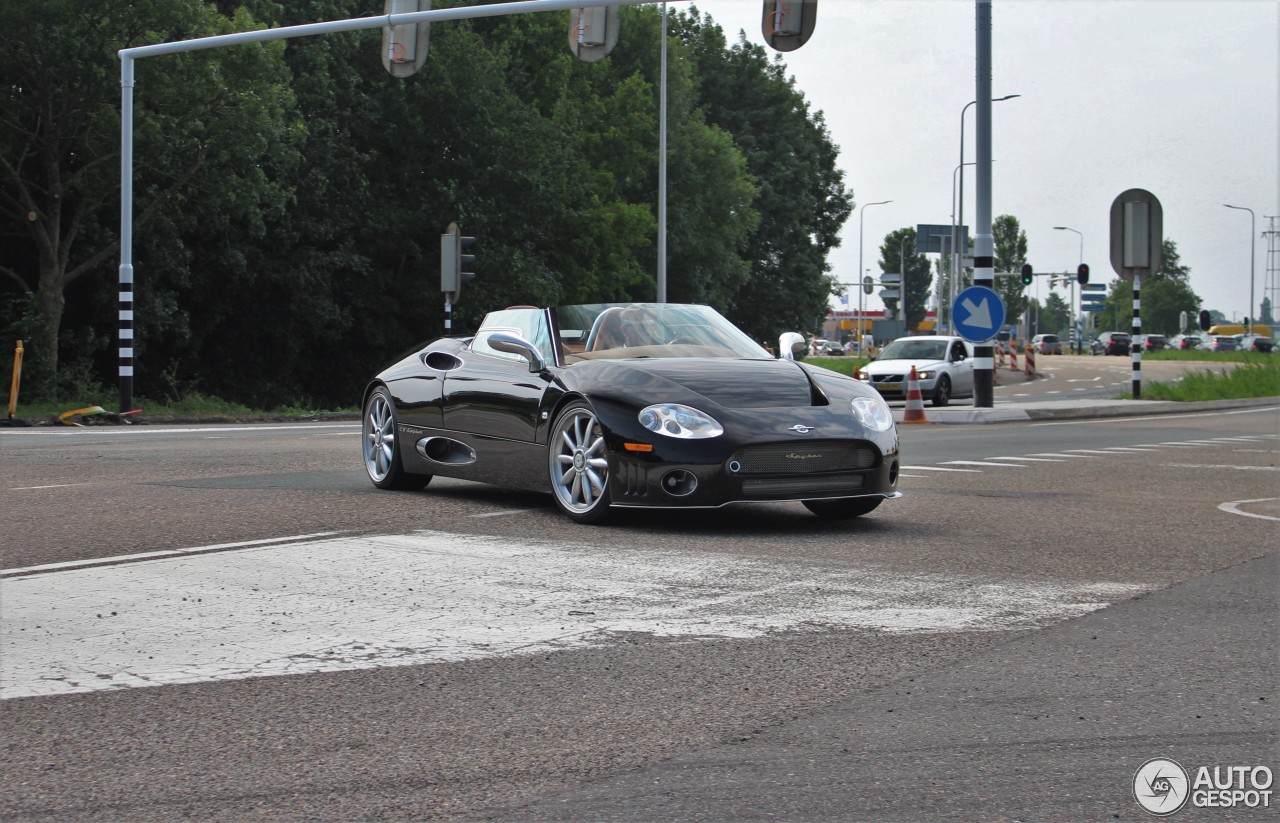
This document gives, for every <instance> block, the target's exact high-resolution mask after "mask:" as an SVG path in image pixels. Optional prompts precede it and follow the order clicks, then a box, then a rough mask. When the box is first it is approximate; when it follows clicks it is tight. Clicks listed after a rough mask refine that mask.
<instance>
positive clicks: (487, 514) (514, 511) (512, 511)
mask: <svg viewBox="0 0 1280 823" xmlns="http://www.w3.org/2000/svg"><path fill="white" fill-rule="evenodd" d="M531 511H534V509H506V510H504V511H500V512H485V513H484V514H473V515H471V517H472V518H475V519H479V518H484V517H506V516H507V515H509V514H524V513H525V512H531Z"/></svg>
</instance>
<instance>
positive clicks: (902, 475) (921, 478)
mask: <svg viewBox="0 0 1280 823" xmlns="http://www.w3.org/2000/svg"><path fill="white" fill-rule="evenodd" d="M898 477H910V478H913V479H915V480H924V479H925V478H927V477H929V475H927V474H902V473H901V472H899V473H898Z"/></svg>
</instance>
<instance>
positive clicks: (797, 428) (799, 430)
mask: <svg viewBox="0 0 1280 823" xmlns="http://www.w3.org/2000/svg"><path fill="white" fill-rule="evenodd" d="M813 428H814V427H813V426H803V425H801V424H799V423H797V424H795V425H794V426H788V427H787V431H789V432H795V433H796V434H808V433H809V432H811V431H813Z"/></svg>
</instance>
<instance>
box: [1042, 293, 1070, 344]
mask: <svg viewBox="0 0 1280 823" xmlns="http://www.w3.org/2000/svg"><path fill="white" fill-rule="evenodd" d="M1070 331H1071V309H1070V307H1068V306H1067V301H1066V300H1063V299H1062V297H1061V296H1060V295H1059V294H1058V293H1057V292H1056V291H1054V292H1049V296H1048V297H1047V298H1045V301H1044V308H1042V309H1041V310H1040V332H1041V333H1043V334H1057V335H1060V336H1063V337H1066V336H1068V335H1069V334H1070Z"/></svg>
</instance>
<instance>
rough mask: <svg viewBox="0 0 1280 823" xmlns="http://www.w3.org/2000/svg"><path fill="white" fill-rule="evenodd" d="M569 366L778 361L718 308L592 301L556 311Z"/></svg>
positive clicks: (563, 349) (675, 304) (554, 311)
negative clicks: (626, 361) (633, 360)
mask: <svg viewBox="0 0 1280 823" xmlns="http://www.w3.org/2000/svg"><path fill="white" fill-rule="evenodd" d="M552 314H553V316H554V318H555V323H556V327H557V330H558V333H559V336H560V343H561V347H562V348H561V350H562V352H563V353H564V358H565V363H566V364H573V363H577V362H580V361H582V360H599V359H619V358H630V357H653V358H668V357H727V358H735V359H751V360H761V359H770V360H771V359H773V358H772V356H771V355H770V354H769V353H768V352H767V351H765V350H764V349H763V348H762V347H761V346H760V345H758V344H757V343H755V342H754V341H753V340H752V339H751V338H750V337H747V335H746V334H744V333H743V332H741V331H740V330H739V329H738V328H737V327H736V326H734V325H733V324H732V323H730V322H729V321H728V320H726V319H725V318H724V317H723V316H721V315H720V313H719V312H717V311H716V310H715V309H712V308H710V307H708V306H694V305H685V304H679V303H592V304H589V305H576V306H558V307H556V308H555V309H553V310H552Z"/></svg>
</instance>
